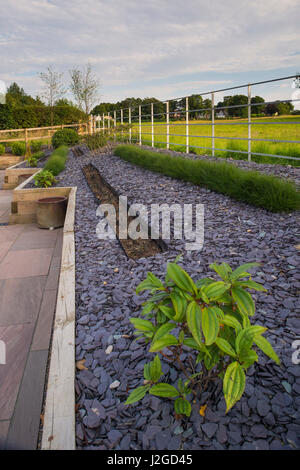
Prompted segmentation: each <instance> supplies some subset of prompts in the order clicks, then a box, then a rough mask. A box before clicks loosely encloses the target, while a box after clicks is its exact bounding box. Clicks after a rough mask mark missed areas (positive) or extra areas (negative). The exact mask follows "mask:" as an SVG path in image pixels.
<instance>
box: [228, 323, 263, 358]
mask: <svg viewBox="0 0 300 470" xmlns="http://www.w3.org/2000/svg"><path fill="white" fill-rule="evenodd" d="M266 330H267V328H264V327H263V326H260V325H252V326H248V327H247V328H245V329H244V330H242V331H240V332H239V334H238V335H237V337H236V340H235V350H236V352H237V353H238V354H239V353H240V351H243V352H244V351H247V350H248V349H250V348H251V347H252V344H253V341H254V338H255V336H257V335H260V334H262V333H264V332H265V331H266Z"/></svg>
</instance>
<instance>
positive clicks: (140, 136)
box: [139, 105, 142, 146]
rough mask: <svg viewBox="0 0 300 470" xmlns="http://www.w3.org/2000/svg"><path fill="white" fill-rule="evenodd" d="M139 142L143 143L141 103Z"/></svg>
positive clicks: (140, 111) (140, 110) (140, 107)
mask: <svg viewBox="0 0 300 470" xmlns="http://www.w3.org/2000/svg"><path fill="white" fill-rule="evenodd" d="M139 144H140V146H141V145H142V106H141V105H139Z"/></svg>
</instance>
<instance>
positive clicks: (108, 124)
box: [107, 111, 110, 133]
mask: <svg viewBox="0 0 300 470" xmlns="http://www.w3.org/2000/svg"><path fill="white" fill-rule="evenodd" d="M107 115H108V123H107V128H108V133H109V131H110V111H108V113H107Z"/></svg>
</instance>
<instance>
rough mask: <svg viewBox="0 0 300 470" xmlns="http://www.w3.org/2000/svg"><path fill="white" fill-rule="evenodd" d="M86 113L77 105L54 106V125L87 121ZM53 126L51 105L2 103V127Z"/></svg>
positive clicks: (0, 126) (0, 121) (0, 116)
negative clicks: (16, 105)
mask: <svg viewBox="0 0 300 470" xmlns="http://www.w3.org/2000/svg"><path fill="white" fill-rule="evenodd" d="M86 120H87V117H86V114H85V113H84V112H82V111H80V110H79V109H77V108H75V106H54V107H53V125H54V126H59V125H61V124H73V123H77V122H83V121H84V122H85V121H86ZM46 126H51V118H50V108H49V106H23V107H12V106H10V105H6V104H0V129H24V128H29V127H46Z"/></svg>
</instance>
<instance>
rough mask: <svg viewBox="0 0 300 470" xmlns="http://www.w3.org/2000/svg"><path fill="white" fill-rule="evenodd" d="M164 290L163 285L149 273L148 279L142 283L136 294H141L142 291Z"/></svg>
mask: <svg viewBox="0 0 300 470" xmlns="http://www.w3.org/2000/svg"><path fill="white" fill-rule="evenodd" d="M161 288H163V283H162V282H161V281H160V280H159V279H158V278H157V277H156V276H154V274H152V273H148V274H147V277H146V279H144V281H142V282H141V283H140V284H139V285H138V286H137V288H136V291H135V292H136V294H139V292H141V291H142V290H152V289H156V290H157V289H161Z"/></svg>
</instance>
